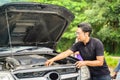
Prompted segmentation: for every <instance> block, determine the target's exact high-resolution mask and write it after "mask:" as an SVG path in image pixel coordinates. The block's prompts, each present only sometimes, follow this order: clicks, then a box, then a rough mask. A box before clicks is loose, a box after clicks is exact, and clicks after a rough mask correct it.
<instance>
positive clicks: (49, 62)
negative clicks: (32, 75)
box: [45, 59, 54, 66]
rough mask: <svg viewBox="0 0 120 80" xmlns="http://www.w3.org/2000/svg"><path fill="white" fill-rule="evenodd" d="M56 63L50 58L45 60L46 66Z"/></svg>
mask: <svg viewBox="0 0 120 80" xmlns="http://www.w3.org/2000/svg"><path fill="white" fill-rule="evenodd" d="M53 63H54V60H52V59H50V60H47V61H46V62H45V66H50V65H52V64H53Z"/></svg>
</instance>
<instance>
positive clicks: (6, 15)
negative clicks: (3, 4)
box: [5, 9, 13, 56]
mask: <svg viewBox="0 0 120 80" xmlns="http://www.w3.org/2000/svg"><path fill="white" fill-rule="evenodd" d="M5 17H6V23H7V31H8V37H9V44H10V50H11V53H12V56H13V51H12V40H11V36H10V29H9V28H10V25H9V21H8V14H7V9H5Z"/></svg>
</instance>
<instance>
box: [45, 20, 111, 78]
mask: <svg viewBox="0 0 120 80" xmlns="http://www.w3.org/2000/svg"><path fill="white" fill-rule="evenodd" d="M91 32H92V28H91V25H90V24H89V23H85V22H83V23H80V24H79V25H78V29H77V31H76V36H77V40H78V42H77V43H75V44H74V45H73V46H72V47H71V48H70V49H68V50H66V51H64V52H62V53H60V54H58V55H57V56H56V57H53V58H52V59H49V60H47V61H46V63H45V65H46V66H50V65H51V64H53V62H54V61H57V60H60V59H63V58H66V57H68V56H70V55H71V54H74V53H75V52H77V51H78V52H79V53H80V55H81V56H82V58H83V61H77V62H76V63H75V65H76V67H77V68H80V67H81V66H88V67H89V70H90V73H91V80H111V78H110V71H109V69H108V66H107V64H106V61H105V59H104V48H103V44H102V42H101V41H100V40H99V39H96V38H92V37H90V34H91Z"/></svg>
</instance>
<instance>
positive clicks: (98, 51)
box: [70, 38, 110, 76]
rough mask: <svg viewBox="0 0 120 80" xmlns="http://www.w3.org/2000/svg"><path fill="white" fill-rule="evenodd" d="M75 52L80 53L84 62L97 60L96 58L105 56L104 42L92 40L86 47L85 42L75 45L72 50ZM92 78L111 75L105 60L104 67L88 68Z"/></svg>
mask: <svg viewBox="0 0 120 80" xmlns="http://www.w3.org/2000/svg"><path fill="white" fill-rule="evenodd" d="M70 49H71V50H72V51H73V52H76V51H79V52H80V55H81V56H82V58H83V60H90V61H92V60H96V56H104V47H103V44H102V42H101V41H100V40H99V39H96V38H90V40H89V42H88V43H87V44H86V45H84V43H83V42H77V43H75V44H74V45H73V46H72V47H71V48H70ZM88 67H89V70H90V73H91V76H100V75H101V76H102V75H107V74H110V71H109V69H108V66H107V64H106V61H105V59H104V63H103V66H95V67H92V66H88Z"/></svg>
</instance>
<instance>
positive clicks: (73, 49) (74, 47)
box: [70, 43, 78, 52]
mask: <svg viewBox="0 0 120 80" xmlns="http://www.w3.org/2000/svg"><path fill="white" fill-rule="evenodd" d="M77 46H78V43H75V44H73V45H72V47H71V48H70V50H72V51H73V52H76V51H77Z"/></svg>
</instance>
